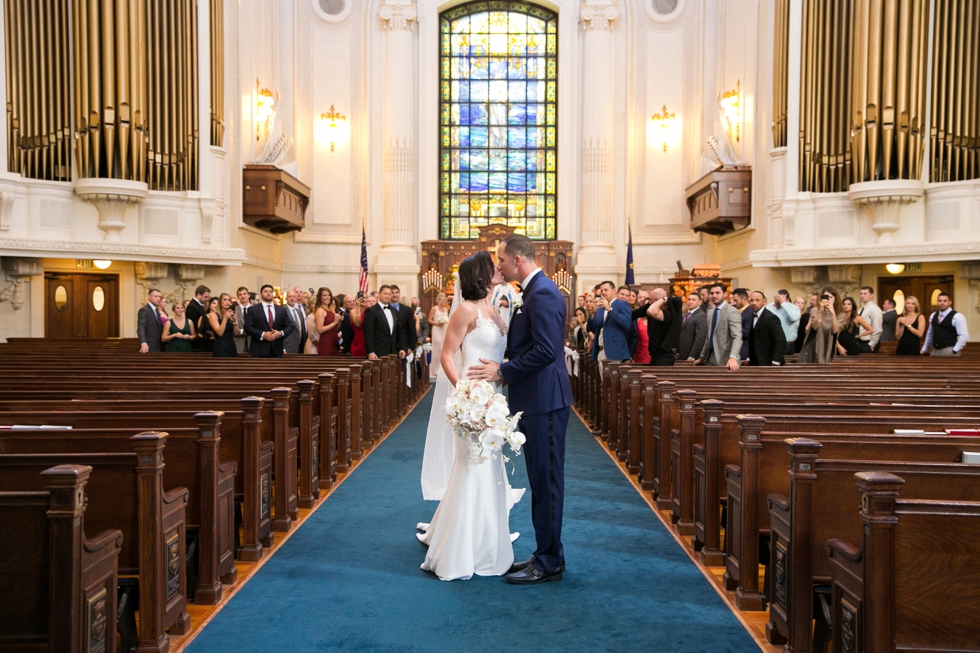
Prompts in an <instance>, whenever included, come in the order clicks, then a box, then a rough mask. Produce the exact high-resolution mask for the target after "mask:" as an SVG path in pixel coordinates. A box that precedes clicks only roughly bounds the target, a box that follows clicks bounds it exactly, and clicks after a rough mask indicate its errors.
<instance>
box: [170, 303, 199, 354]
mask: <svg viewBox="0 0 980 653" xmlns="http://www.w3.org/2000/svg"><path fill="white" fill-rule="evenodd" d="M185 311H186V309H185V308H184V302H174V316H173V318H171V319H170V323H169V324H168V325H167V328H166V329H164V331H163V343H164V345H165V351H168V352H180V353H185V352H189V351H191V341H192V340H194V338H195V337H196V332H195V331H194V325H193V324H191V321H190V320H188V319H187V314H186V312H185Z"/></svg>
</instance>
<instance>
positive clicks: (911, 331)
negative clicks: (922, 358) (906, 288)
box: [885, 295, 926, 356]
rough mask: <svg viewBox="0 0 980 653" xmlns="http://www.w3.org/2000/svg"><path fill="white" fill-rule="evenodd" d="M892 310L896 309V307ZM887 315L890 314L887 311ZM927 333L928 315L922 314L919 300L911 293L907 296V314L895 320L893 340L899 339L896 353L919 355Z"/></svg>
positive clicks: (899, 354)
mask: <svg viewBox="0 0 980 653" xmlns="http://www.w3.org/2000/svg"><path fill="white" fill-rule="evenodd" d="M885 301H886V302H889V301H891V300H888V299H886V300H885ZM892 306H894V302H893V303H892ZM892 310H893V311H894V308H893V309H892ZM885 315H886V316H887V315H888V312H887V311H886V312H885ZM925 334H926V316H925V315H923V314H922V309H921V308H920V306H919V300H918V299H917V298H916V297H915V296H914V295H909V296H908V297H906V298H905V314H904V315H902V316H901V317H899V318H898V319H897V320H896V321H895V332H894V334H893V335H892V340H898V345H896V346H895V355H896V356H918V355H919V348H920V347H921V346H922V336H924V335H925Z"/></svg>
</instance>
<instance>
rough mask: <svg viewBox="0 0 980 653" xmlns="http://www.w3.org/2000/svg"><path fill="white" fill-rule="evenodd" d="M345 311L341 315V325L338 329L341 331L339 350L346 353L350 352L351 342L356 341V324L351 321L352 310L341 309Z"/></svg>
mask: <svg viewBox="0 0 980 653" xmlns="http://www.w3.org/2000/svg"><path fill="white" fill-rule="evenodd" d="M340 310H342V311H343V315H342V316H341V317H340V326H339V327H337V330H338V331H340V344H339V345H338V351H340V352H341V353H344V354H349V353H350V343H352V342H353V341H354V325H353V324H351V321H350V311H348V310H347V309H340Z"/></svg>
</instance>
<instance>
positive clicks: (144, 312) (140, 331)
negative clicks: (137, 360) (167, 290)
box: [136, 288, 163, 354]
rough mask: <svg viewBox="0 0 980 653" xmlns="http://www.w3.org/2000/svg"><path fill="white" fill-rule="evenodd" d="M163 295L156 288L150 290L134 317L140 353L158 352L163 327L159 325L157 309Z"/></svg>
mask: <svg viewBox="0 0 980 653" xmlns="http://www.w3.org/2000/svg"><path fill="white" fill-rule="evenodd" d="M161 299H163V293H161V292H160V291H159V290H157V289H156V288H150V291H149V292H148V293H146V305H145V306H143V307H142V308H140V310H139V313H138V314H137V316H136V335H137V336H138V337H139V340H140V353H141V354H146V353H148V352H151V351H160V347H161V342H162V340H161V335H162V332H163V325H161V324H160V313H159V311H158V309H157V307H158V306H159V305H160V300H161Z"/></svg>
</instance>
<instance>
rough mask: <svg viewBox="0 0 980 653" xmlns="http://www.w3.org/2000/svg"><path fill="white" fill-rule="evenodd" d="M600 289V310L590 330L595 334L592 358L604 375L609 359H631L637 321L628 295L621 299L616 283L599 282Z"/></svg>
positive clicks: (615, 360)
mask: <svg viewBox="0 0 980 653" xmlns="http://www.w3.org/2000/svg"><path fill="white" fill-rule="evenodd" d="M627 290H629V289H628V288H627ZM599 291H600V294H599V296H598V297H596V312H595V315H594V316H592V321H591V322H590V324H589V331H590V332H591V333H592V334H593V336H594V341H593V344H592V360H594V361H598V363H599V376H600V378H601V377H602V376H603V374H604V373H605V369H604V368H605V364H606V362H610V363H621V362H623V361H627V360H629V358H630V351H629V341H630V335H631V333H632V328H633V327H632V322H633V320H632V319H631V317H630V313H631V311H630V308H629V295H628V294H627V295H626V299H622V298H620V297H619V296H618V295H617V291H616V284H614V283H613V282H612V281H603V282H602V283H601V284H599Z"/></svg>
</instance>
